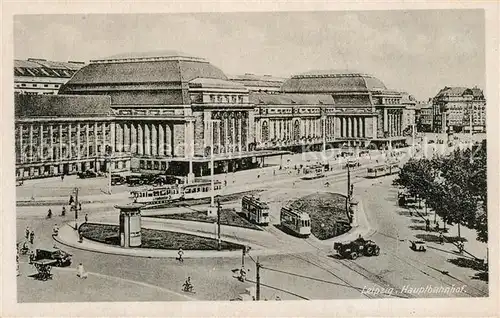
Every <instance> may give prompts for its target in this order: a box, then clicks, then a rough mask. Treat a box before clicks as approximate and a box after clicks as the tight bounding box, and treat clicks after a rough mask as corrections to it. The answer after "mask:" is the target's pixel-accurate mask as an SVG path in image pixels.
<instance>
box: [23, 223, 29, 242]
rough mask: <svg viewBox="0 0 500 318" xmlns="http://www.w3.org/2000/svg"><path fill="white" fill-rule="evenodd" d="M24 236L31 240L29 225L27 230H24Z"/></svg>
mask: <svg viewBox="0 0 500 318" xmlns="http://www.w3.org/2000/svg"><path fill="white" fill-rule="evenodd" d="M24 237H25V238H26V240H29V238H30V227H29V226H27V227H26V231H25V232H24Z"/></svg>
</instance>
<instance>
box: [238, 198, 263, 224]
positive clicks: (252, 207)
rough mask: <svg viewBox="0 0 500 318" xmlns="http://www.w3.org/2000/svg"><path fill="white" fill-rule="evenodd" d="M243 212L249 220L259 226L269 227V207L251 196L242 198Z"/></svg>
mask: <svg viewBox="0 0 500 318" xmlns="http://www.w3.org/2000/svg"><path fill="white" fill-rule="evenodd" d="M241 212H242V213H243V214H245V217H246V218H247V220H249V221H250V222H252V223H255V224H258V225H269V206H268V205H267V203H266V202H263V201H260V199H259V198H257V197H255V196H251V195H245V196H244V197H243V198H241Z"/></svg>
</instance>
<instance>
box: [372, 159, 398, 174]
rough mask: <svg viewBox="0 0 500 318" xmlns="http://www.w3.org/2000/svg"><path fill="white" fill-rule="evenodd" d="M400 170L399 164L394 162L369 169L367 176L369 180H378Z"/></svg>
mask: <svg viewBox="0 0 500 318" xmlns="http://www.w3.org/2000/svg"><path fill="white" fill-rule="evenodd" d="M399 170H400V168H399V163H398V162H392V163H387V164H381V165H376V166H372V167H369V168H368V169H367V171H366V176H367V177H368V178H378V177H383V176H388V175H391V174H395V173H398V172H399Z"/></svg>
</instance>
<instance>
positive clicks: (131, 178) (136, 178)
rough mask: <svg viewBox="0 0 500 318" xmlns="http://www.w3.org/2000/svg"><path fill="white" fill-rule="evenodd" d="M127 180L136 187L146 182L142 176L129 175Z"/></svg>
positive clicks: (131, 185)
mask: <svg viewBox="0 0 500 318" xmlns="http://www.w3.org/2000/svg"><path fill="white" fill-rule="evenodd" d="M126 181H127V184H128V186H129V187H134V186H138V185H142V184H144V181H143V180H142V178H141V177H140V176H127V177H126Z"/></svg>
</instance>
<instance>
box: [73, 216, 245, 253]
mask: <svg viewBox="0 0 500 318" xmlns="http://www.w3.org/2000/svg"><path fill="white" fill-rule="evenodd" d="M79 231H80V233H81V234H82V236H83V237H84V239H88V240H91V241H94V242H98V243H104V244H108V245H112V246H120V236H119V231H120V227H119V226H118V225H110V224H99V223H84V224H82V225H81V226H80V228H79ZM141 233H142V237H141V243H142V244H141V245H140V247H138V248H145V249H148V248H149V249H164V250H178V249H179V248H182V249H183V250H202V251H207V250H217V240H215V239H211V238H207V237H201V236H196V235H192V234H185V233H178V232H171V231H163V230H153V229H146V228H142V229H141ZM242 248H243V245H240V244H236V243H232V242H227V241H221V250H224V251H234V250H241V249H242Z"/></svg>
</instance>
